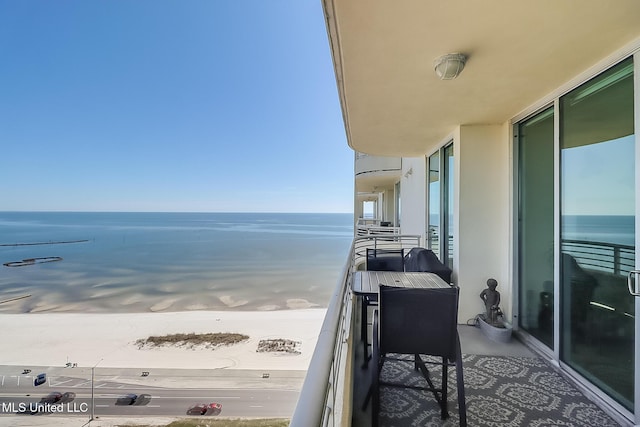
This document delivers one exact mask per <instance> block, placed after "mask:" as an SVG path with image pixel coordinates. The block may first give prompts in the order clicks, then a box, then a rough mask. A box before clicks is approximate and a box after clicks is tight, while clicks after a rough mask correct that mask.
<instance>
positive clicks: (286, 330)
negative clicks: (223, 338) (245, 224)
mask: <svg viewBox="0 0 640 427" xmlns="http://www.w3.org/2000/svg"><path fill="white" fill-rule="evenodd" d="M325 314H326V308H304V309H290V310H273V311H204V310H203V311H187V312H185V311H179V312H158V313H108V314H107V313H50V312H49V313H20V314H0V321H1V322H2V326H3V327H2V328H0V341H1V342H3V343H4V345H3V347H4V348H3V351H2V353H1V354H0V365H13V366H20V367H24V368H25V369H26V368H28V366H54V367H66V366H77V367H93V366H100V367H102V368H107V367H110V368H141V369H151V368H173V369H259V370H263V369H268V370H306V369H307V368H308V366H309V362H310V360H311V356H312V355H313V350H314V348H315V345H316V342H317V338H318V334H319V332H320V328H321V326H322V322H323V320H324V316H325ZM216 332H219V333H239V334H244V335H247V336H248V337H249V338H248V339H247V340H246V341H243V342H241V343H237V344H233V345H228V346H219V347H216V348H207V347H206V346H197V347H189V346H175V345H174V346H161V347H153V348H152V347H148V346H143V347H141V346H140V345H139V344H137V343H136V341H137V340H140V339H146V338H148V337H149V336H158V335H167V334H176V333H196V334H199V333H216ZM278 339H283V340H291V341H293V342H295V343H296V347H295V350H296V351H295V352H277V351H266V352H258V351H257V349H258V344H259V343H260V341H263V340H278Z"/></svg>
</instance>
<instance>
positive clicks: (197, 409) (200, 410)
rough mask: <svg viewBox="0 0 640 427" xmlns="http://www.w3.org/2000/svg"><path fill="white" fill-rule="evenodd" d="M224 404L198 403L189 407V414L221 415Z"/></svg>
mask: <svg viewBox="0 0 640 427" xmlns="http://www.w3.org/2000/svg"><path fill="white" fill-rule="evenodd" d="M220 412H222V405H221V404H220V403H209V404H206V403H198V404H197V405H194V406H192V407H190V408H189V410H188V411H187V415H220Z"/></svg>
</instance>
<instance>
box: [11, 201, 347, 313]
mask: <svg viewBox="0 0 640 427" xmlns="http://www.w3.org/2000/svg"><path fill="white" fill-rule="evenodd" d="M352 238H353V215H352V214H286V213H264V214H258V213H94V212H91V213H89V212H84V213H83V212H72V213H70V212H0V261H1V262H0V264H5V263H15V262H20V261H22V260H28V259H38V258H48V259H51V258H53V257H61V258H62V260H61V261H56V262H47V263H39V262H35V263H26V264H27V265H23V266H5V265H1V266H0V269H1V275H0V300H7V299H11V298H16V297H19V296H22V295H25V294H30V295H31V296H30V297H28V298H24V299H20V300H16V301H12V302H8V303H3V304H0V312H5V313H9V312H12V313H18V312H147V311H186V310H229V309H233V310H276V309H287V308H305V307H326V306H327V304H328V302H329V298H330V295H331V292H332V291H333V289H334V288H335V286H336V283H337V280H338V276H339V274H340V271H341V270H342V267H343V266H344V263H345V261H346V257H347V255H348V252H349V248H350V244H351V241H352ZM57 242H69V243H57Z"/></svg>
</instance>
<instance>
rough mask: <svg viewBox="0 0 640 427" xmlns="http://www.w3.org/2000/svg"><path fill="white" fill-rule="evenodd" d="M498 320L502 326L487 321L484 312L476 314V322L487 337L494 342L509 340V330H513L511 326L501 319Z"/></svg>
mask: <svg viewBox="0 0 640 427" xmlns="http://www.w3.org/2000/svg"><path fill="white" fill-rule="evenodd" d="M500 322H501V324H502V327H498V326H493V325H490V324H489V323H487V321H486V318H485V315H484V314H479V315H478V323H479V324H480V330H481V331H482V333H483V334H484V335H485V336H486V337H487V338H489V339H490V340H492V341H496V342H509V341H511V332H512V331H513V327H512V326H511V325H510V324H508V323H506V322H504V321H502V320H501V321H500Z"/></svg>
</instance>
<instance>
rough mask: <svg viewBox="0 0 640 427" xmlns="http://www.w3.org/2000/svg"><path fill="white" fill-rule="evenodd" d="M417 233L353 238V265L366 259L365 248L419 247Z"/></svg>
mask: <svg viewBox="0 0 640 427" xmlns="http://www.w3.org/2000/svg"><path fill="white" fill-rule="evenodd" d="M420 240H421V237H420V236H418V235H403V234H393V235H368V236H358V237H356V238H355V239H354V240H353V265H354V268H356V267H357V266H358V265H359V264H362V263H364V262H365V261H366V259H367V249H369V248H371V249H407V250H409V249H411V248H416V247H420Z"/></svg>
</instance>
